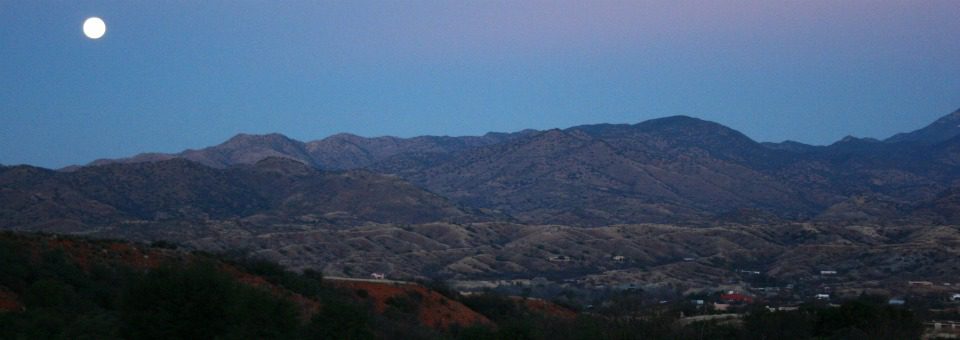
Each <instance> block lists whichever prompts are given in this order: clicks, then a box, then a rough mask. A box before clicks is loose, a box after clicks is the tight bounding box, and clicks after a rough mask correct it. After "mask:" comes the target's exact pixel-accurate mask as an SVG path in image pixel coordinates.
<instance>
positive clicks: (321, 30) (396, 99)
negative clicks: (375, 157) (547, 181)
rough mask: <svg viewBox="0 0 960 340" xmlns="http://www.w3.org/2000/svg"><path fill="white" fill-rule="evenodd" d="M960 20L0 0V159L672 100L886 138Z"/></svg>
mask: <svg viewBox="0 0 960 340" xmlns="http://www.w3.org/2000/svg"><path fill="white" fill-rule="evenodd" d="M89 16H100V17H102V18H103V19H104V20H105V21H106V23H107V27H108V29H107V34H106V36H105V37H104V38H102V39H100V40H96V41H93V40H89V39H86V38H84V37H83V35H82V33H81V31H80V26H81V24H82V22H83V20H84V19H85V18H86V17H89ZM958 18H960V3H958V2H957V1H863V0H844V1H718V0H712V1H621V2H607V1H341V2H318V1H285V2H263V1H247V0H241V1H166V2H140V1H138V2H116V1H86V0H80V1H68V2H60V1H56V2H53V1H43V0H40V1H14V2H10V1H7V2H0V22H2V23H3V24H0V163H3V164H17V163H29V164H36V165H41V166H47V167H60V166H64V165H68V164H77V163H86V162H88V161H90V160H93V159H96V158H104V157H122V156H128V155H132V154H135V153H139V152H145V151H162V152H174V151H179V150H182V149H185V148H198V147H203V146H208V145H213V144H217V143H219V142H221V141H223V140H225V139H227V138H229V137H230V136H232V135H234V134H236V133H240V132H246V133H268V132H280V133H283V134H286V135H288V136H291V137H293V138H297V139H301V140H312V139H319V138H322V137H325V136H327V135H330V134H334V133H338V132H351V133H355V134H359V135H364V136H376V135H397V136H414V135H422V134H435V135H465V134H482V133H484V132H487V131H516V130H520V129H524V128H537V129H545V128H553V127H568V126H572V125H578V124H590V123H602V122H609V123H636V122H640V121H643V120H646V119H651V118H657V117H663V116H670V115H679V114H684V115H690V116H695V117H700V118H703V119H708V120H713V121H717V122H720V123H722V124H725V125H728V126H730V127H732V128H735V129H737V130H740V131H742V132H744V133H746V134H747V135H748V136H750V137H752V138H754V139H756V140H758V141H780V140H784V139H793V140H798V141H802V142H807V143H814V144H828V143H831V142H833V141H835V140H837V139H840V138H842V137H843V136H845V135H848V134H850V135H856V136H864V137H876V138H885V137H887V136H889V135H892V134H894V133H896V132H901V131H907V130H913V129H916V128H919V127H922V126H924V125H926V124H928V123H929V122H931V121H933V120H934V119H936V118H937V117H940V116H942V115H945V114H947V113H949V112H951V111H953V110H956V109H957V108H960V20H958Z"/></svg>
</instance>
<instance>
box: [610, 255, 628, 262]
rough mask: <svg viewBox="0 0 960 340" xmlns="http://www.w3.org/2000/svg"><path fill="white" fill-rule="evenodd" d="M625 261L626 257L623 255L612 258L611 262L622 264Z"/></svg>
mask: <svg viewBox="0 0 960 340" xmlns="http://www.w3.org/2000/svg"><path fill="white" fill-rule="evenodd" d="M626 260H627V257H626V256H623V255H617V256H614V257H613V261H614V262H623V261H626Z"/></svg>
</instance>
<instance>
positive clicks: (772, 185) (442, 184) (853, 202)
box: [3, 111, 960, 226]
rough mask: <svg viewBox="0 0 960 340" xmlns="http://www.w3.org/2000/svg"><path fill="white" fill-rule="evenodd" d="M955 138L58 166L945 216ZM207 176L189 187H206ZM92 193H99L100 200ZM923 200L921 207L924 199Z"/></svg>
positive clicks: (567, 205) (770, 211)
mask: <svg viewBox="0 0 960 340" xmlns="http://www.w3.org/2000/svg"><path fill="white" fill-rule="evenodd" d="M958 136H960V111H957V112H953V113H950V114H948V115H946V116H944V117H943V118H941V119H939V120H937V121H936V122H933V123H932V124H930V125H929V126H927V127H925V128H922V129H919V130H916V131H912V132H907V133H901V134H897V135H895V136H893V137H890V138H888V139H886V140H883V141H879V140H873V139H860V138H854V137H847V138H845V139H843V140H841V141H838V142H836V143H834V144H831V145H828V146H811V145H805V144H801V143H796V142H790V141H787V142H782V143H757V142H755V141H753V140H751V139H750V138H748V137H746V136H744V135H743V134H741V133H739V132H737V131H735V130H733V129H730V128H728V127H725V126H723V125H720V124H716V123H713V122H709V121H703V120H700V119H696V118H691V117H686V116H675V117H667V118H661V119H653V120H649V121H645V122H642V123H638V124H633V125H627V124H597V125H582V126H575V127H571V128H567V129H552V130H546V131H535V130H524V131H521V132H516V133H488V134H486V135H483V136H476V137H445V136H444V137H436V136H422V137H414V138H396V137H376V138H365V137H359V136H355V135H349V134H339V135H334V136H331V137H328V138H325V139H322V140H317V141H311V142H300V141H296V140H292V139H290V138H287V137H285V136H283V135H280V134H269V135H247V134H240V135H237V136H235V137H233V138H231V139H230V140H228V141H226V142H224V143H222V144H220V145H216V146H212V147H208V148H204V149H201V150H187V151H184V152H181V153H178V154H156V153H148V154H141V155H137V156H134V157H131V158H126V159H117V160H97V161H95V162H93V163H91V166H88V167H84V168H78V167H72V168H69V169H66V170H68V171H70V172H72V174H70V173H69V172H68V173H57V174H54V173H50V175H49V176H52V177H71V176H87V177H90V176H93V177H96V176H95V175H91V173H98V172H104V171H108V169H110V170H109V171H113V172H114V173H113V174H112V175H111V176H117V175H116V174H118V173H119V174H123V175H119V176H120V177H121V178H122V177H123V176H124V175H128V174H129V175H133V176H148V175H147V174H146V173H145V172H147V171H151V170H153V168H151V167H149V166H144V165H136V164H140V163H151V162H156V164H157V165H156V167H160V168H184V169H190V170H191V171H194V170H195V171H201V170H199V169H200V168H199V167H198V166H195V165H191V164H189V163H186V162H171V161H170V160H172V159H185V160H189V161H193V162H196V163H199V164H202V165H205V166H208V167H211V168H213V169H203V170H202V171H205V172H209V173H216V174H220V173H238V172H244V171H249V169H250V166H251V165H254V164H258V162H260V161H262V160H264V159H270V158H285V159H292V160H296V161H298V162H300V163H303V164H305V165H308V166H309V167H312V168H316V169H319V170H320V171H319V172H316V174H317V176H334V174H333V173H330V172H329V171H342V170H354V169H364V170H367V171H370V172H372V173H369V174H368V175H367V176H370V177H377V178H379V177H378V176H381V175H377V174H382V175H395V176H399V177H400V178H402V179H404V180H406V181H408V182H410V183H412V184H413V185H415V186H416V187H419V188H422V189H424V190H426V191H428V192H432V193H435V194H437V195H439V196H442V197H445V198H447V199H449V200H451V201H452V203H451V204H453V205H457V206H461V207H464V209H468V210H471V211H475V212H476V211H480V210H484V211H487V212H488V213H490V214H492V215H489V216H493V215H498V216H501V217H504V216H510V217H512V218H515V219H516V220H518V221H520V222H524V223H556V224H568V225H583V226H600V225H609V224H617V223H645V222H696V221H709V220H716V219H733V220H755V219H758V218H760V219H763V220H771V219H774V220H776V219H785V220H810V219H814V220H815V219H827V220H847V221H861V220H884V221H891V220H896V219H915V218H922V219H924V220H930V221H940V222H947V221H952V220H953V219H954V217H952V216H954V215H955V214H954V213H953V212H951V209H952V208H949V207H946V206H945V203H944V202H948V201H950V198H949V197H953V196H951V194H950V192H951V191H948V189H950V188H951V187H954V186H956V185H957V183H958V180H960V170H958V167H957V165H958V164H960V139H958ZM273 162H276V161H273ZM108 164H109V166H108V167H105V168H101V167H103V166H105V165H108ZM256 168H257V166H254V167H253V169H256ZM215 169H226V170H215ZM245 169H246V170H245ZM21 171H24V170H22V169H21ZM32 171H35V172H42V170H39V169H35V170H32ZM183 171H184V172H185V173H189V171H187V170H183ZM298 171H299V170H298ZM311 171H313V170H311ZM10 172H11V168H6V169H5V170H4V172H3V174H4V175H3V176H4V177H10V176H11V175H10ZM349 173H350V172H348V173H347V174H349ZM337 174H339V173H337ZM205 176H206V175H205ZM209 176H212V175H209ZM341 176H346V175H341ZM149 177H150V178H155V177H153V176H149ZM174 177H175V176H174ZM201 177H202V176H201ZM209 178H210V179H209V181H213V182H215V183H220V182H222V181H220V180H219V179H217V178H218V177H216V176H212V177H209ZM171 179H173V178H172V177H171ZM155 180H158V181H162V179H155ZM176 180H178V181H179V180H183V179H181V178H176ZM8 181H12V182H8V183H15V182H17V181H16V180H8ZM197 181H198V183H193V184H190V185H185V186H184V187H185V188H202V187H204V185H208V183H206V182H207V181H204V180H202V179H197ZM260 182H261V181H259V180H253V181H248V182H246V183H241V184H239V185H238V186H237V187H236V188H235V189H232V190H240V191H242V190H255V189H252V188H254V187H256V185H254V184H256V183H260ZM294 182H295V181H294ZM294 182H291V183H287V184H271V185H268V186H270V187H273V186H277V185H279V186H280V187H283V186H285V185H286V186H289V185H293V184H292V183H294ZM385 183H389V184H387V185H398V186H403V185H406V188H405V189H404V190H399V191H402V192H410V193H412V191H413V190H414V189H415V188H413V187H412V186H409V185H407V184H405V182H403V181H399V180H394V181H393V182H389V181H387V182H385ZM163 186H164V187H169V184H167V183H164V184H163ZM298 188H300V189H303V190H310V189H311V188H309V187H303V186H302V185H301V186H299V187H298ZM317 188H320V187H316V188H313V189H317ZM324 189H327V187H324ZM133 190H139V189H138V188H133ZM417 190H418V189H417ZM91 195H93V196H90V197H91V198H90V199H91V200H93V201H97V202H100V203H102V202H103V200H101V199H98V198H96V197H95V196H96V195H94V194H91ZM331 195H333V194H332V193H331ZM227 196H230V197H234V196H236V195H234V194H230V195H227ZM240 196H242V195H240ZM414 196H416V197H417V198H412V197H414ZM422 197H432V196H430V194H428V193H426V192H418V193H416V195H413V196H411V198H410V200H413V201H416V200H419V199H421V198H422ZM184 204H188V203H186V202H185V203H184ZM206 204H212V203H209V202H208V203H206ZM224 204H226V206H227V208H224V209H228V210H230V209H233V210H234V211H235V213H236V215H238V216H242V215H245V214H249V213H251V211H247V210H244V209H246V208H245V207H246V206H243V207H244V208H241V207H233V206H231V205H230V204H232V203H230V202H224ZM245 204H248V205H252V206H256V205H257V204H260V203H245ZM201 206H202V205H201ZM426 206H430V207H436V205H434V204H426ZM921 206H922V207H923V209H922V210H923V211H922V213H920V212H919V211H915V210H917V209H920V207H921ZM451 209H453V208H451ZM200 210H204V209H202V208H201V209H200ZM204 213H213V214H214V215H216V214H217V213H218V212H217V211H216V210H215V209H214V210H213V211H204ZM141 217H142V216H141ZM386 220H390V219H386ZM398 220H404V219H402V218H401V219H398ZM380 221H385V220H384V219H381V220H380ZM391 221H392V220H391Z"/></svg>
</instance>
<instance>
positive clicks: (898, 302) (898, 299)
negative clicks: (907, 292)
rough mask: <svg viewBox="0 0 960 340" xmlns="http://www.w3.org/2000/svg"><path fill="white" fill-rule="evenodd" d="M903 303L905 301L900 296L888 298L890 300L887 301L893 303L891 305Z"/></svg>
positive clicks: (889, 303)
mask: <svg viewBox="0 0 960 340" xmlns="http://www.w3.org/2000/svg"><path fill="white" fill-rule="evenodd" d="M905 303H907V302H906V301H904V300H903V299H900V298H893V299H890V301H887V304H888V305H893V306H902V305H903V304H905Z"/></svg>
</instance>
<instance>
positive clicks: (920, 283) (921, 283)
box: [907, 281, 933, 287]
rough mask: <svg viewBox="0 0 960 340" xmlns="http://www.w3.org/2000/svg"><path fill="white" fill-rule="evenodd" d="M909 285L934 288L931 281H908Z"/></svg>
mask: <svg viewBox="0 0 960 340" xmlns="http://www.w3.org/2000/svg"><path fill="white" fill-rule="evenodd" d="M907 284H908V285H911V286H918V287H929V286H933V282H930V281H907Z"/></svg>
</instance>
